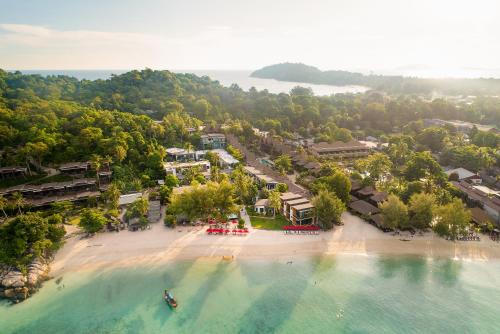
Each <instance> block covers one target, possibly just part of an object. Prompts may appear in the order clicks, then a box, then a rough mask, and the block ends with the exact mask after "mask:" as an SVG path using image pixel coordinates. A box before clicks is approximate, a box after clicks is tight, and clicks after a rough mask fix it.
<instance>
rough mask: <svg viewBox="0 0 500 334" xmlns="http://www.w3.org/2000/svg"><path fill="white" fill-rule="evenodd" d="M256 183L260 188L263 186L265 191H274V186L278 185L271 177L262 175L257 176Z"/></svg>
mask: <svg viewBox="0 0 500 334" xmlns="http://www.w3.org/2000/svg"><path fill="white" fill-rule="evenodd" d="M257 181H258V182H259V184H260V186H261V187H264V186H265V187H266V188H267V190H274V189H276V186H277V185H278V183H279V182H278V181H276V180H275V179H273V178H272V177H270V176H267V175H264V174H261V175H257Z"/></svg>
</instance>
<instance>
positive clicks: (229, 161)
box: [212, 148, 240, 171]
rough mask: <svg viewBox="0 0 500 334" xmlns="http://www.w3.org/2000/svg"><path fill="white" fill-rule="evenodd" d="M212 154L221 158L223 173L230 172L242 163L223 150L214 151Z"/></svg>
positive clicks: (220, 165) (220, 164)
mask: <svg viewBox="0 0 500 334" xmlns="http://www.w3.org/2000/svg"><path fill="white" fill-rule="evenodd" d="M212 152H214V153H215V154H217V156H218V157H219V167H220V169H221V170H222V171H230V170H232V169H234V168H235V167H236V166H237V165H238V164H239V163H240V162H239V160H238V159H236V158H235V157H233V156H232V155H231V154H229V153H228V152H227V151H226V150H223V149H221V148H217V149H213V150H212Z"/></svg>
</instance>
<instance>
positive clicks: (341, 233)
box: [52, 212, 500, 276]
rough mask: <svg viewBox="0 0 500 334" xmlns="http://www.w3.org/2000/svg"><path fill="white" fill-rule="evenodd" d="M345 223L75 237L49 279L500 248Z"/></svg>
mask: <svg viewBox="0 0 500 334" xmlns="http://www.w3.org/2000/svg"><path fill="white" fill-rule="evenodd" d="M343 221H344V223H345V225H344V226H340V227H336V228H335V229H334V230H333V231H329V232H321V233H320V234H319V235H286V234H284V233H283V232H280V231H263V230H255V229H254V230H251V232H250V233H249V235H247V236H233V235H229V236H215V235H207V234H206V233H205V229H206V227H205V228H201V227H198V228H194V227H179V228H176V229H169V228H166V227H164V226H163V225H162V224H159V223H157V224H154V225H152V228H151V229H150V230H146V231H140V232H129V231H122V232H119V233H114V232H108V233H101V234H98V235H96V236H94V237H92V238H83V239H82V238H81V235H75V236H73V237H71V238H69V239H68V240H67V242H66V244H65V245H64V247H63V248H62V249H61V250H60V251H59V252H58V253H57V255H56V257H55V260H54V262H53V264H52V275H53V276H57V275H60V274H63V273H64V272H68V271H75V270H82V269H83V270H84V269H91V268H92V269H94V268H99V267H101V268H109V267H121V266H136V265H161V264H163V263H166V262H169V261H175V260H183V259H194V258H201V257H222V256H229V257H233V256H234V258H236V259H237V258H252V259H288V260H291V259H293V258H296V257H299V256H313V255H334V254H338V253H351V254H388V255H397V254H401V255H421V256H427V257H449V258H456V259H475V260H488V259H500V244H499V243H497V242H494V241H491V240H490V239H489V238H488V237H487V236H484V235H483V236H482V240H481V241H458V242H451V241H447V240H444V239H442V238H439V237H438V236H436V235H434V234H433V233H430V232H429V233H426V234H424V235H422V236H418V235H415V236H414V237H413V238H410V239H411V240H410V241H402V240H401V239H402V237H401V236H393V235H392V234H391V233H383V232H381V231H380V230H378V229H376V228H375V227H373V226H372V225H370V224H368V223H366V222H364V221H363V220H361V219H360V218H358V217H356V216H353V215H351V214H350V213H347V212H346V213H344V215H343Z"/></svg>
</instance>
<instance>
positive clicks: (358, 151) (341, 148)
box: [309, 140, 370, 159]
mask: <svg viewBox="0 0 500 334" xmlns="http://www.w3.org/2000/svg"><path fill="white" fill-rule="evenodd" d="M309 150H310V152H311V153H312V154H313V155H314V156H315V157H317V158H328V159H354V158H363V157H366V156H368V155H369V154H370V148H369V147H367V146H366V145H364V144H362V143H360V142H358V141H356V140H351V141H349V142H347V143H344V142H342V141H337V142H334V143H331V144H330V143H326V142H321V143H315V144H312V145H311V147H310V148H309Z"/></svg>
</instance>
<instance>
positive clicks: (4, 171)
mask: <svg viewBox="0 0 500 334" xmlns="http://www.w3.org/2000/svg"><path fill="white" fill-rule="evenodd" d="M27 171H28V169H27V168H26V167H1V168H0V178H2V179H7V178H15V177H21V176H25V175H26V172H27Z"/></svg>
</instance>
